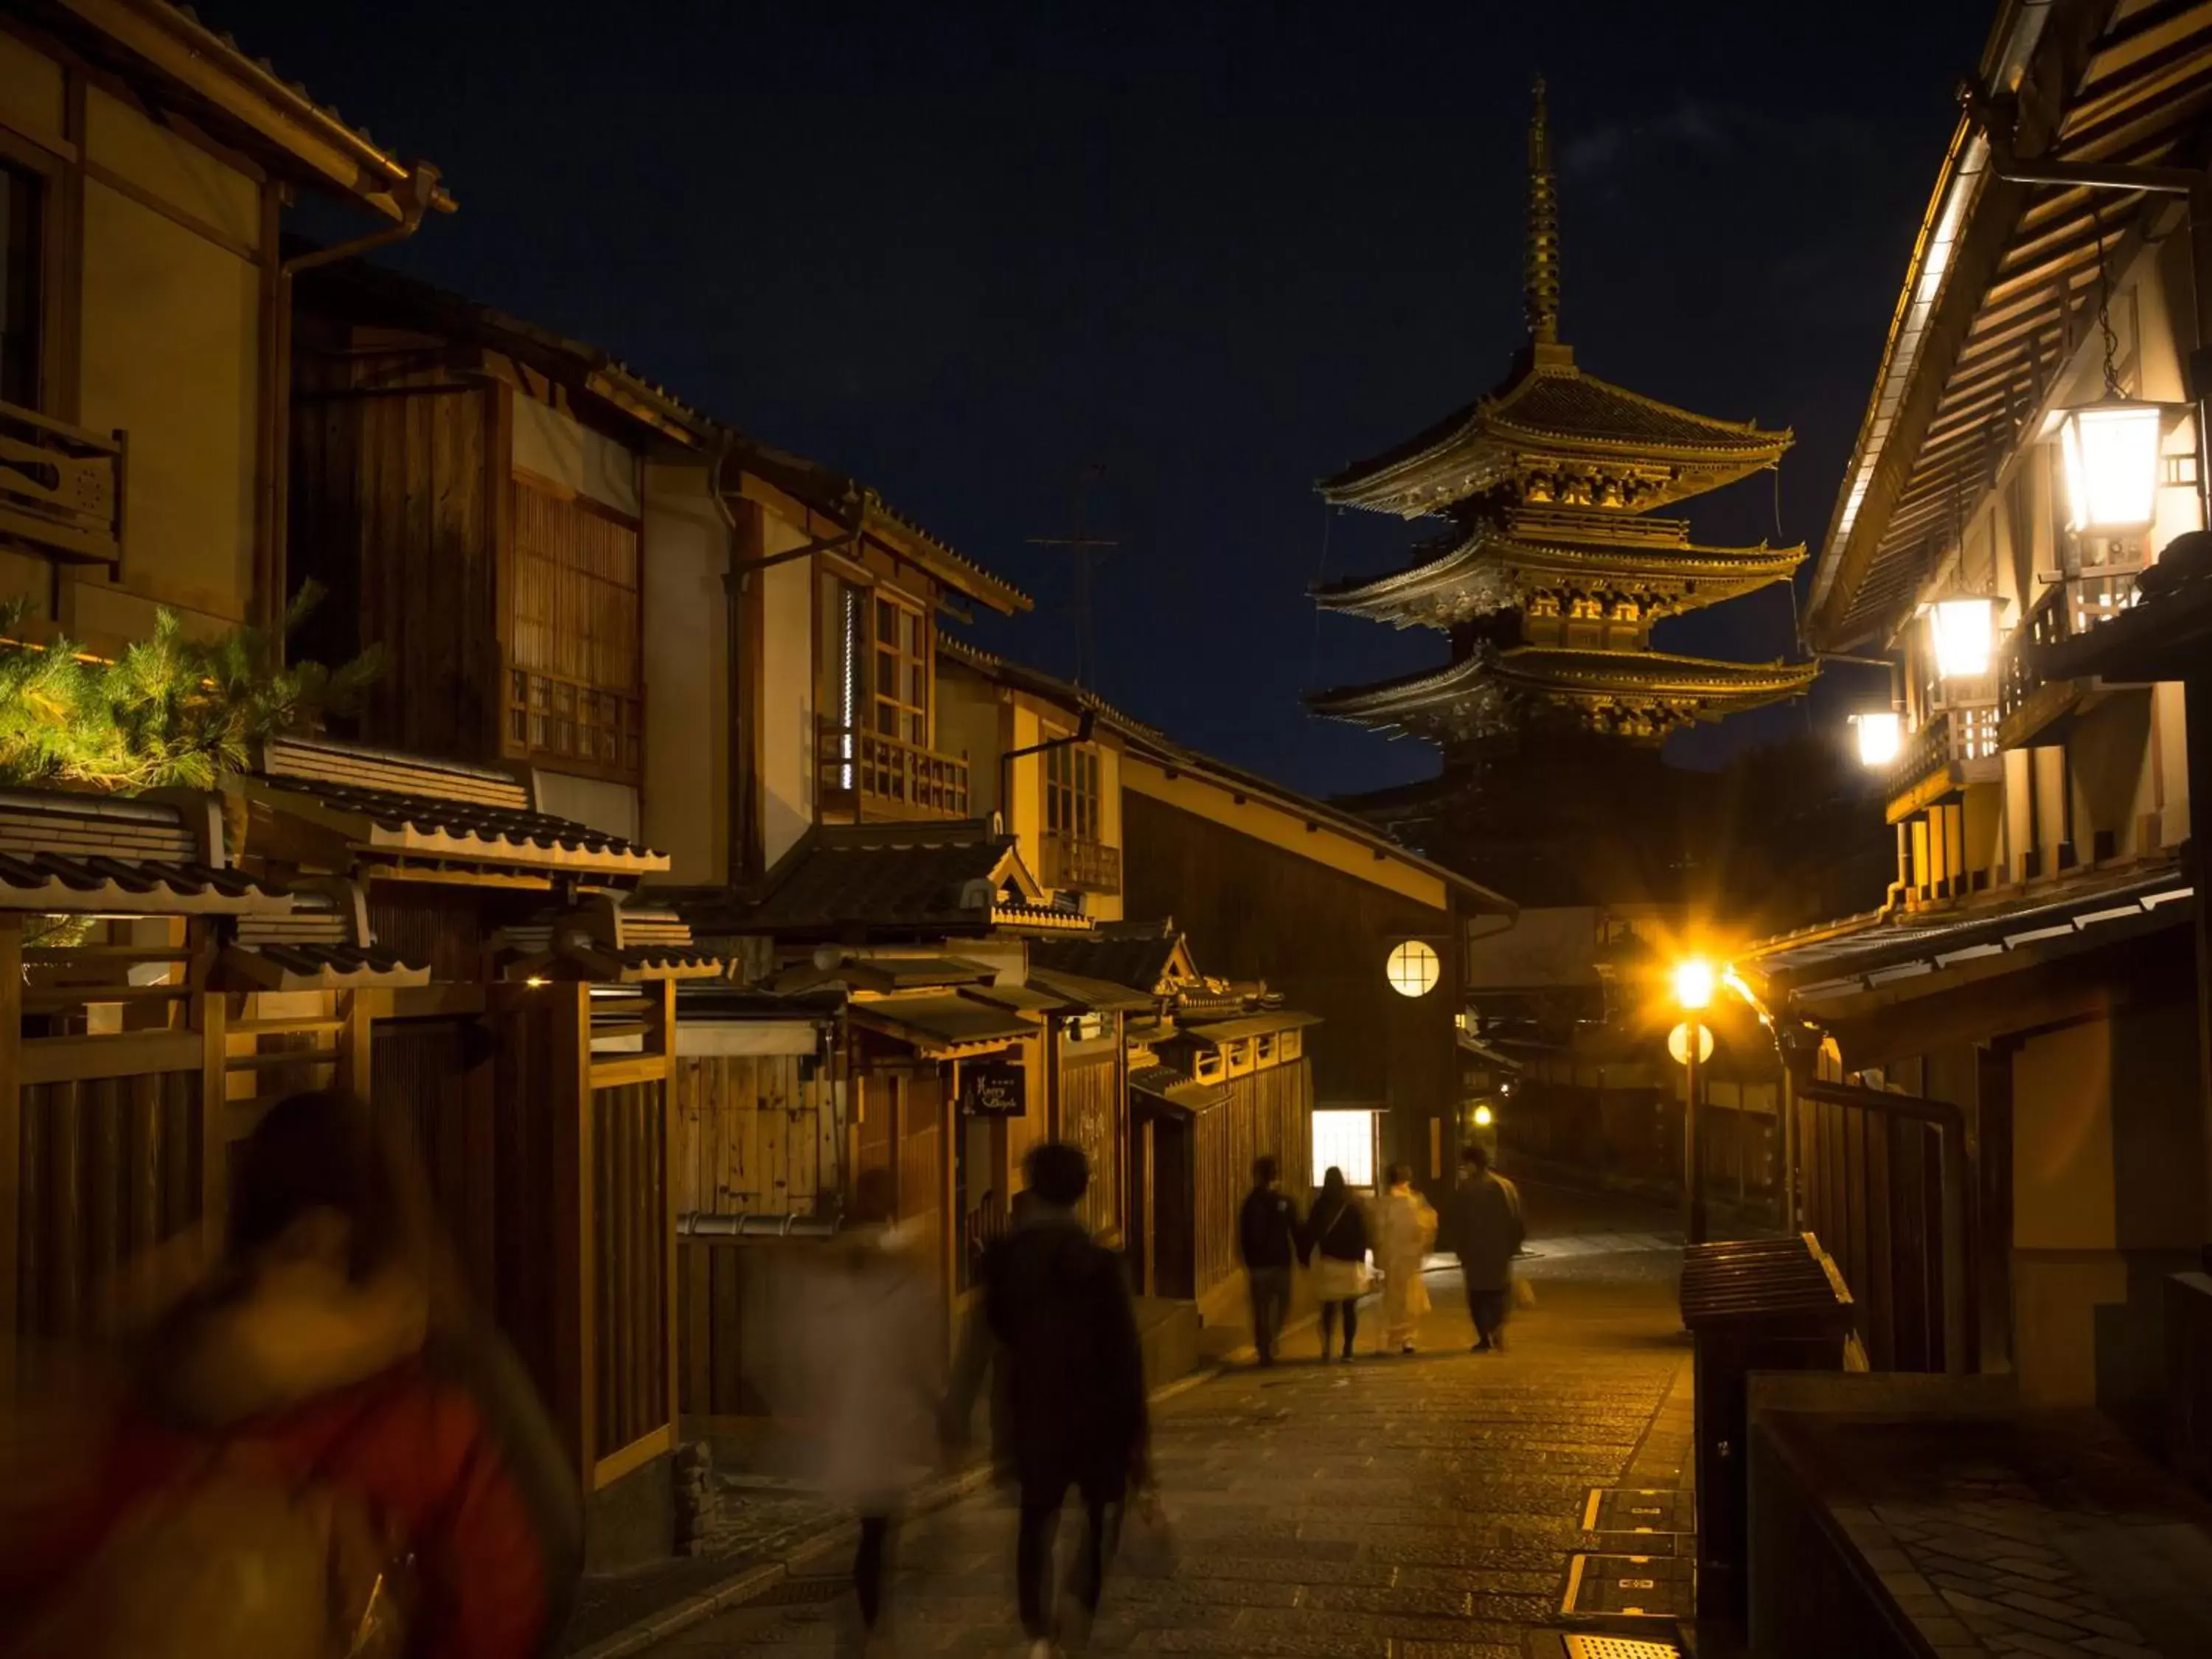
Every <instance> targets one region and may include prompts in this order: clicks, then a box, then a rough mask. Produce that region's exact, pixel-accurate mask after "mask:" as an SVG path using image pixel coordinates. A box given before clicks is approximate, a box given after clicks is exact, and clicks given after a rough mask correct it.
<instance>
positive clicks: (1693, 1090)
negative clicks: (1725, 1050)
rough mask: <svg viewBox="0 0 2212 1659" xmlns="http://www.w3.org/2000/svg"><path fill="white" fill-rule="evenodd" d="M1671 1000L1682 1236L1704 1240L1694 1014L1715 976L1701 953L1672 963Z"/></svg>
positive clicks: (1708, 996)
mask: <svg viewBox="0 0 2212 1659" xmlns="http://www.w3.org/2000/svg"><path fill="white" fill-rule="evenodd" d="M1716 982H1717V981H1716V979H1715V976H1714V974H1713V964H1712V963H1710V962H1707V961H1706V960H1705V958H1704V957H1687V958H1686V959H1684V960H1683V961H1681V962H1678V963H1675V964H1674V1004H1675V1006H1677V1007H1679V1008H1680V1009H1681V1011H1682V1012H1683V1013H1684V1014H1685V1015H1686V1016H1687V1018H1685V1019H1684V1020H1683V1022H1682V1072H1683V1079H1682V1085H1683V1096H1682V1240H1683V1242H1684V1243H1687V1244H1702V1243H1705V1149H1704V1147H1703V1146H1701V1145H1700V1144H1699V1133H1698V1131H1699V1127H1700V1126H1699V1117H1700V1115H1701V1114H1700V1113H1699V1109H1698V1060H1699V1052H1698V1051H1699V1048H1701V1047H1702V1046H1703V1045H1704V1041H1705V1032H1704V1030H1702V1028H1701V1027H1700V1025H1699V1020H1698V1016H1699V1014H1700V1013H1702V1012H1705V1009H1707V1008H1709V1007H1711V1006H1712V1000H1713V987H1714V985H1715V983H1716Z"/></svg>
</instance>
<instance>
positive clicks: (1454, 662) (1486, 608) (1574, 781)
mask: <svg viewBox="0 0 2212 1659" xmlns="http://www.w3.org/2000/svg"><path fill="white" fill-rule="evenodd" d="M1523 298H1524V304H1525V307H1526V313H1527V318H1528V339H1527V341H1526V342H1525V343H1524V344H1523V345H1522V349H1521V350H1520V352H1519V354H1518V355H1517V356H1516V358H1515V359H1514V362H1513V367H1512V369H1511V371H1510V374H1508V375H1507V377H1506V379H1505V380H1504V383H1503V384H1502V385H1500V386H1498V388H1497V389H1496V390H1495V391H1493V392H1490V393H1489V394H1487V395H1486V396H1485V397H1483V398H1478V399H1477V400H1476V401H1475V402H1474V404H1470V405H1468V407H1467V408H1465V409H1463V410H1458V411H1456V412H1455V413H1453V414H1451V415H1449V416H1446V417H1445V418H1444V419H1443V420H1442V421H1440V422H1437V424H1436V425H1435V426H1433V427H1431V428H1428V429H1427V430H1425V431H1424V432H1421V433H1419V434H1418V435H1415V436H1414V437H1413V438H1411V439H1408V440H1407V441H1405V442H1404V443H1401V444H1400V445H1398V446H1396V447H1394V448H1391V449H1389V450H1387V451H1385V452H1383V453H1382V454H1380V455H1377V456H1375V457H1373V458H1372V459H1368V460H1364V461H1362V462H1359V463H1358V464H1357V465H1353V466H1351V467H1348V468H1346V470H1345V471H1342V472H1340V473H1339V474H1337V475H1336V476H1335V477H1331V478H1329V479H1328V480H1326V481H1325V482H1324V483H1322V485H1321V493H1322V498H1323V500H1325V501H1328V502H1329V503H1331V504H1332V505H1334V506H1336V507H1355V508H1358V509H1360V510H1362V511H1366V512H1375V513H1392V514H1395V515H1396V516H1399V517H1401V518H1406V519H1434V520H1441V521H1442V522H1443V526H1444V533H1443V536H1442V538H1440V539H1439V540H1437V541H1436V542H1434V543H1432V544H1428V545H1426V546H1424V547H1423V548H1421V549H1420V550H1419V551H1418V552H1417V554H1416V556H1415V557H1414V559H1413V562H1412V563H1411V564H1410V565H1409V566H1408V567H1407V568H1404V569H1401V570H1398V571H1394V572H1390V573H1389V574H1384V575H1381V576H1373V577H1358V578H1354V579H1352V580H1346V581H1342V582H1339V583H1337V584H1335V585H1334V586H1329V587H1327V588H1323V589H1322V590H1320V591H1319V592H1317V593H1316V601H1317V603H1319V604H1320V605H1322V608H1323V609H1325V610H1328V611H1337V612H1340V613H1343V614H1346V615H1352V616H1358V617H1370V618H1372V619H1375V620H1377V621H1385V622H1389V623H1392V624H1393V625H1394V626H1396V627H1400V628H1407V627H1425V628H1434V629H1438V630H1440V631H1442V632H1443V633H1444V634H1446V635H1448V636H1449V639H1450V641H1451V647H1452V659H1451V662H1450V664H1449V665H1448V666H1446V667H1444V668H1443V669H1439V670H1434V671H1422V672H1420V673H1418V674H1413V675H1409V676H1407V677H1405V678H1400V679H1395V680H1389V681H1386V682H1383V683H1382V684H1375V685H1367V686H1359V687H1354V688H1349V689H1345V690H1333V691H1328V692H1323V693H1321V694H1318V695H1316V696H1314V697H1312V698H1311V699H1310V702H1311V705H1312V707H1313V708H1314V710H1315V712H1316V713H1317V714H1322V715H1324V716H1327V717H1328V718H1332V719H1338V720H1353V721H1357V722H1358V723H1360V724H1363V725H1366V726H1373V727H1375V728H1376V729H1377V730H1380V731H1384V732H1393V733H1402V734H1406V735H1409V736H1413V737H1416V738H1422V739H1424V740H1425V741H1428V742H1431V743H1434V744H1437V746H1438V748H1439V749H1440V750H1442V751H1443V771H1442V773H1441V775H1439V776H1438V777H1437V779H1435V780H1433V781H1430V782H1428V783H1425V784H1421V785H1417V786H1414V787H1411V788H1404V789H1395V790H1392V791H1389V792H1387V793H1379V794H1376V795H1374V796H1372V797H1367V798H1362V799H1358V800H1356V801H1353V802H1350V803H1347V804H1348V805H1353V806H1354V807H1355V808H1356V809H1357V810H1359V811H1362V812H1363V813H1365V814H1367V815H1369V816H1372V817H1376V819H1377V820H1378V821H1380V822H1383V823H1391V824H1395V825H1398V826H1401V827H1403V828H1406V829H1408V830H1409V831H1410V832H1411V833H1413V836H1414V838H1415V839H1416V840H1417V841H1419V842H1420V843H1421V844H1423V845H1425V847H1427V848H1428V849H1429V850H1430V851H1431V852H1432V853H1435V854H1438V855H1439V856H1443V857H1447V858H1449V860H1451V861H1452V862H1454V863H1455V864H1457V865H1459V866H1462V867H1463V868H1467V869H1470V870H1475V871H1479V872H1480V873H1481V874H1482V876H1483V878H1485V879H1486V880H1488V881H1491V882H1494V883H1495V884H1498V886H1500V887H1502V888H1504V889H1505V890H1508V891H1510V892H1512V893H1513V894H1514V895H1515V896H1516V897H1517V898H1519V899H1521V900H1522V902H1528V903H1532V904H1546V903H1564V902H1587V901H1590V900H1600V901H1602V900H1606V899H1619V898H1634V899H1639V900H1642V901H1644V902H1652V901H1656V900H1662V899H1664V898H1665V897H1667V896H1668V895H1667V894H1665V893H1664V892H1661V891H1652V890H1644V891H1641V892H1632V891H1601V890H1599V889H1601V888H1602V887H1603V886H1604V884H1605V881H1606V878H1607V873H1608V871H1609V869H1615V868H1618V867H1619V866H1620V860H1617V859H1613V858H1610V857H1607V856H1605V854H1607V852H1608V850H1609V848H1608V846H1607V843H1606V842H1603V841H1602V840H1601V837H1603V836H1606V835H1607V832H1608V831H1609V829H1610V825H1609V823H1608V822H1607V819H1608V817H1609V816H1610V815H1607V814H1603V813H1601V812H1594V813H1592V814H1589V815H1581V814H1578V813H1577V810H1576V808H1577V802H1576V800H1575V799H1574V797H1576V796H1577V795H1578V794H1583V793H1589V789H1590V788H1591V787H1593V786H1594V785H1595V786H1602V785H1605V784H1607V783H1608V782H1620V781H1622V780H1626V782H1625V783H1623V784H1622V787H1620V788H1616V789H1614V790H1613V791H1612V793H1615V794H1622V793H1625V794H1626V797H1627V798H1629V799H1635V798H1637V797H1638V796H1640V797H1641V798H1642V799H1644V802H1645V803H1646V808H1645V810H1646V812H1647V814H1648V813H1649V812H1650V804H1651V803H1652V801H1653V800H1654V799H1655V798H1661V799H1664V798H1667V797H1668V796H1669V795H1670V794H1671V792H1668V791H1667V790H1666V789H1665V787H1664V786H1665V781H1666V780H1665V776H1664V774H1663V773H1662V770H1661V769H1660V768H1659V767H1658V765H1657V760H1656V747H1657V745H1658V744H1660V743H1661V742H1662V741H1663V740H1664V739H1665V738H1666V737H1667V736H1668V734H1669V733H1670V732H1674V731H1676V730H1679V729H1680V728H1681V727H1683V726H1686V725H1689V724H1691V723H1692V722H1694V721H1698V720H1718V719H1721V718H1723V717H1724V716H1726V715H1728V714H1732V713H1735V712H1736V711H1739V710H1741V709H1747V708H1757V707H1759V705H1761V704H1763V703H1767V702H1774V701H1776V700H1778V699H1780V698H1784V697H1789V696H1796V695H1798V694H1800V693H1802V691H1803V690H1805V689H1806V687H1807V686H1808V685H1809V684H1811V681H1812V678H1813V674H1814V669H1813V667H1812V666H1811V665H1793V664H1787V663H1779V662H1775V663H1764V664H1749V663H1736V662H1725V661H1717V660H1712V659H1705V658H1696V657H1685V656H1681V655H1679V654H1675V653H1668V652H1662V651H1657V650H1655V649H1653V648H1652V643H1651V633H1652V629H1653V626H1654V625H1655V624H1656V623H1659V622H1662V621H1663V620H1664V619H1666V618H1668V617H1674V616H1678V615H1680V614H1681V613H1683V612H1685V611H1692V610H1696V609H1699V608H1701V607H1703V606H1705V605H1712V604H1716V603H1718V602H1721V601H1724V600H1727V599H1733V598H1736V597H1738V596H1741V595H1742V594H1746V593H1749V592H1754V591H1755V590H1757V589H1759V588H1761V587H1764V586H1767V585H1768V584H1770V583H1772V582H1777V581H1784V580H1788V579H1789V578H1790V573H1791V572H1792V571H1793V570H1795V569H1796V567H1797V565H1798V563H1799V562H1801V561H1802V558H1803V556H1804V552H1803V550H1802V548H1771V547H1768V546H1766V545H1765V544H1761V545H1759V546H1757V547H1748V548H1726V547H1710V546H1705V545H1703V544H1698V543H1696V542H1693V541H1692V539H1691V538H1690V529H1689V526H1688V525H1687V523H1686V522H1685V521H1683V520H1678V519H1674V518H1668V517H1661V516H1656V512H1655V510H1656V509H1658V508H1662V507H1670V506H1672V505H1674V503H1677V502H1680V501H1685V500H1686V499H1688V498H1689V497H1691V496H1693V495H1700V494H1702V493H1704V492H1705V491H1706V490H1709V489H1716V488H1718V487H1719V486H1721V485H1723V484H1726V483H1732V482H1734V481H1735V480H1736V479H1739V478H1741V477H1745V476H1746V475H1747V474H1748V473H1751V472H1753V471H1759V470H1762V469H1764V468H1767V467H1771V466H1772V465H1775V464H1776V463H1777V462H1778V460H1779V459H1780V458H1781V456H1782V454H1783V453H1784V451H1785V450H1786V449H1787V448H1788V447H1790V434H1789V433H1788V432H1787V431H1781V432H1773V431H1767V430H1765V429H1763V428H1759V427H1758V426H1756V425H1754V424H1753V423H1751V422H1730V421H1721V420H1714V419H1711V418H1709V417H1707V416H1701V415H1695V414H1692V413H1691V412H1690V411H1688V410H1682V409H1677V408H1675V407H1674V406H1673V405H1671V404H1662V403H1658V402H1656V401H1654V400H1653V399H1651V398H1646V397H1644V396H1642V395H1641V394H1639V393H1637V392H1630V391H1627V390H1626V389H1624V388H1622V387H1620V386H1614V385H1613V384H1612V383H1611V382H1609V381H1606V380H1600V379H1598V378H1597V377H1596V376H1595V375H1592V374H1589V373H1587V372H1586V371H1584V370H1583V368H1581V367H1580V366H1579V365H1578V364H1577V362H1576V361H1575V356H1574V352H1573V350H1572V349H1571V348H1570V347H1569V346H1567V345H1566V344H1565V343H1564V342H1563V341H1562V340H1561V339H1560V337H1559V225H1558V209H1557V197H1556V191H1555V187H1554V182H1553V172H1552V162H1551V140H1550V135H1549V131H1548V129H1547V123H1546V116H1545V109H1544V98H1543V87H1542V83H1541V82H1539V83H1538V85H1537V88H1536V107H1535V113H1534V118H1533V119H1532V121H1531V124H1530V127H1529V137H1528V240H1527V258H1526V266H1525V270H1524V286H1523ZM1662 817H1663V815H1662ZM1654 838H1656V836H1654V835H1653V834H1651V833H1650V832H1647V834H1646V836H1645V839H1647V840H1649V839H1654ZM1627 839H1633V837H1629V838H1627ZM1671 862H1672V860H1669V859H1668V858H1663V857H1662V858H1660V859H1658V860H1656V866H1657V868H1658V869H1659V870H1661V871H1662V872H1663V871H1664V870H1665V869H1666V868H1667V867H1668V865H1669V864H1670V863H1671Z"/></svg>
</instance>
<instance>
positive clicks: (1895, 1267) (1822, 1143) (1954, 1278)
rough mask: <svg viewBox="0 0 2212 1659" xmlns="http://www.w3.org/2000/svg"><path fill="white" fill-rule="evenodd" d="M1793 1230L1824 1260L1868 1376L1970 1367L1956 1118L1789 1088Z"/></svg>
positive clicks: (1929, 1109)
mask: <svg viewBox="0 0 2212 1659" xmlns="http://www.w3.org/2000/svg"><path fill="white" fill-rule="evenodd" d="M1794 1109H1795V1110H1796V1114H1797V1145H1798V1149H1799V1150H1798V1158H1799V1164H1800V1176H1799V1180H1800V1185H1801V1188H1802V1194H1803V1212H1804V1226H1805V1228H1806V1230H1807V1231H1810V1232H1812V1233H1814V1234H1815V1235H1816V1236H1817V1237H1819V1238H1820V1244H1821V1248H1822V1249H1826V1251H1827V1252H1828V1254H1829V1255H1831V1256H1832V1257H1834V1259H1835V1261H1836V1265H1837V1266H1838V1268H1840V1269H1841V1271H1842V1273H1843V1275H1844V1281H1845V1282H1846V1283H1847V1284H1848V1285H1850V1289H1851V1295H1852V1297H1853V1298H1854V1300H1855V1301H1856V1302H1857V1306H1858V1310H1859V1322H1860V1330H1859V1340H1861V1341H1862V1342H1863V1343H1864V1344H1865V1345H1866V1350H1867V1358H1868V1361H1869V1364H1871V1365H1872V1366H1873V1367H1874V1369H1875V1370H1898V1371H1944V1370H1949V1371H1962V1370H1963V1371H1970V1370H1974V1369H1975V1367H1976V1364H1977V1353H1976V1349H1977V1344H1978V1329H1977V1319H1976V1316H1975V1309H1974V1304H1975V1295H1976V1292H1975V1288H1974V1281H1973V1272H1972V1238H1973V1233H1974V1226H1973V1202H1974V1200H1973V1187H1972V1178H1971V1171H1970V1170H1969V1169H1968V1167H1967V1158H1966V1131H1965V1127H1964V1122H1963V1120H1962V1116H1961V1115H1960V1112H1959V1110H1958V1109H1957V1108H1955V1107H1953V1106H1950V1105H1948V1104H1947V1103H1943V1102H1942V1101H1932V1100H1923V1099H1921V1098H1920V1097H1917V1096H1913V1095H1900V1094H1891V1093H1889V1092H1887V1091H1883V1090H1878V1089H1867V1088H1861V1087H1858V1086H1857V1085H1850V1084H1843V1083H1826V1082H1809V1083H1808V1082H1799V1083H1798V1084H1797V1085H1796V1105H1795V1108H1794Z"/></svg>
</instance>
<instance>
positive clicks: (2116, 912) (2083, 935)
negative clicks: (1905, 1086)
mask: <svg viewBox="0 0 2212 1659" xmlns="http://www.w3.org/2000/svg"><path fill="white" fill-rule="evenodd" d="M2194 896H2195V894H2194V890H2193V889H2192V888H2191V886H2190V884H2189V881H2188V878H2186V877H2185V876H2184V875H2183V874H2181V873H2180V872H2178V871H2174V870H2172V869H2167V870H2161V871H2157V872H2151V873H2148V874H2144V873H2141V872H2137V873H2133V874H2130V875H2127V876H2122V877H2116V878H2111V879H2105V880H2099V879H2096V878H2081V879H2078V880H2076V881H2075V882H2072V883H2070V884H2068V886H2067V887H2066V888H2065V889H2063V890H2060V891H2058V892H2055V893H2051V894H2048V895H2042V896H2036V897H2033V898H2027V899H2021V900H2016V901H2013V902H2007V903H2002V904H1983V905H1978V906H1974V907H1971V908H1965V909H1960V910H1948V911H1936V912H1932V913H1923V914H1919V915H1915V914H1912V913H1907V914H1906V915H1904V916H1901V917H1899V918H1898V919H1896V920H1894V921H1878V920H1877V921H1869V922H1868V923H1867V924H1866V925H1865V926H1864V927H1855V928H1845V929H1843V930H1840V931H1826V930H1812V933H1813V936H1812V937H1809V938H1802V937H1801V936H1797V935H1788V934H1785V935H1784V936H1783V937H1781V938H1779V939H1769V940H1767V941H1766V942H1765V944H1763V945H1759V946H1758V947H1757V948H1756V949H1754V950H1753V951H1751V952H1750V953H1748V954H1747V955H1746V956H1745V957H1741V958H1740V959H1739V965H1740V966H1741V968H1742V969H1743V970H1744V971H1745V972H1747V973H1748V974H1750V975H1753V976H1754V977H1755V978H1756V979H1758V980H1759V981H1761V982H1762V983H1763V984H1764V985H1765V987H1767V988H1768V989H1769V991H1770V992H1771V993H1773V994H1788V995H1791V996H1797V997H1818V996H1820V995H1823V994H1827V995H1835V994H1847V993H1850V992H1853V991H1857V990H1862V989H1870V988H1872V987H1874V986H1875V985H1877V984H1886V983H1887V982H1889V981H1893V980H1897V979H1908V978H1912V977H1915V976H1917V975H1923V974H1928V973H1932V972H1935V971H1936V970H1937V969H1942V968H1947V967H1949V966H1951V965H1953V964H1954V963H1962V962H1966V961H1969V960H1972V959H1973V958H1975V957H1990V956H1998V955H2002V954H2004V953H2006V952H2009V951H2018V950H2023V949H2026V948H2027V947H2029V946H2031V945H2040V944H2045V943H2047V942H2050V941H2052V940H2069V941H2070V940H2075V939H2082V940H2086V941H2087V942H2091V943H2093V942H2095V940H2096V939H2097V937H2098V933H2097V930H2099V929H2100V928H2109V927H2110V925H2111V924H2113V923H2120V922H2137V923H2141V922H2143V921H2144V920H2145V919H2146V918H2150V919H2153V921H2154V922H2155V924H2156V925H2160V926H2164V925H2167V924H2170V923H2178V922H2179V921H2184V920H2185V919H2186V918H2187V917H2188V916H2189V915H2190V914H2191V910H2190V901H2191V900H2192V899H2193V897H2194ZM2112 937H2113V938H2115V939H2117V938H2118V933H2117V931H2115V932H2113V933H2112Z"/></svg>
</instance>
